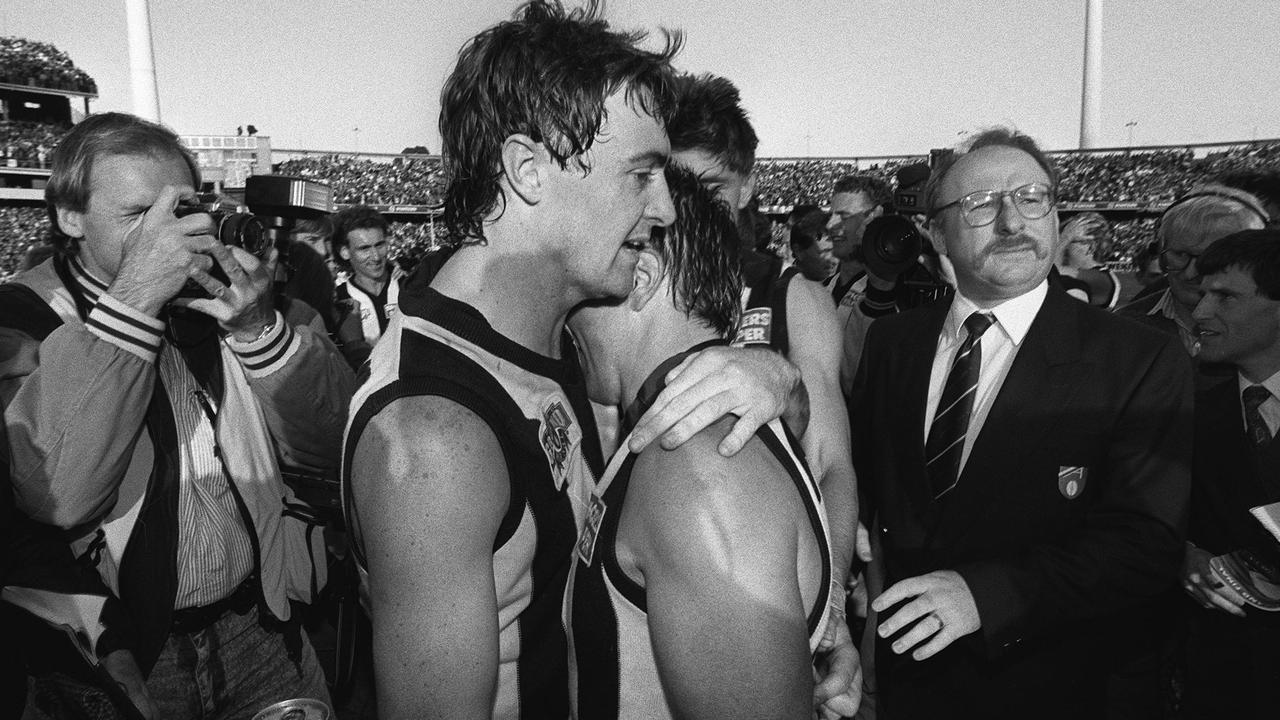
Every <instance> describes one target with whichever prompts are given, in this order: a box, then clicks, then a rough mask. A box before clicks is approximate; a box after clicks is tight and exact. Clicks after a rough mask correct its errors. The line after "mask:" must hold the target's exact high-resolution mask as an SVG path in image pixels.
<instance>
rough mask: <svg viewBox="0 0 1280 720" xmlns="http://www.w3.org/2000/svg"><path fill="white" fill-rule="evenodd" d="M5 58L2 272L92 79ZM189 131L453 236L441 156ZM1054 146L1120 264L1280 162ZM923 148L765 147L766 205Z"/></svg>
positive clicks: (24, 241) (28, 237)
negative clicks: (1174, 211)
mask: <svg viewBox="0 0 1280 720" xmlns="http://www.w3.org/2000/svg"><path fill="white" fill-rule="evenodd" d="M0 68H3V70H0V277H6V276H8V275H9V274H11V273H12V272H14V271H15V270H16V269H17V267H18V265H19V263H20V262H21V259H22V257H23V255H24V253H25V252H26V251H27V250H28V249H29V248H30V247H32V246H33V245H38V244H40V243H42V242H43V241H44V238H45V235H46V234H47V228H48V224H47V219H46V218H45V214H44V210H43V188H44V183H45V181H46V179H47V178H48V175H49V169H48V158H49V153H50V152H51V151H52V150H53V148H54V147H55V146H56V145H57V142H58V139H59V137H61V135H62V134H63V133H64V132H65V131H66V129H67V128H68V127H70V125H71V124H72V123H73V122H74V121H75V120H78V119H79V118H80V117H83V115H84V114H86V113H87V112H88V111H89V107H88V104H89V100H90V99H92V98H95V97H96V84H95V83H94V81H93V79H92V78H90V77H89V76H88V75H87V74H85V73H84V72H83V71H81V70H79V69H78V68H76V67H75V66H74V65H73V64H72V63H71V61H70V59H69V58H67V56H66V55H65V54H64V53H62V52H61V51H59V50H58V49H57V48H55V47H53V46H52V45H49V44H48V43H40V42H32V41H28V40H24V39H21V38H12V37H9V38H0ZM81 105H82V107H81ZM179 130H180V129H179ZM183 140H184V142H185V143H186V144H187V146H188V147H189V148H191V150H192V151H193V152H194V153H195V154H196V156H197V158H198V160H199V163H200V165H201V170H202V172H203V175H204V179H205V180H206V187H205V188H204V189H205V190H206V191H213V192H219V193H223V194H224V195H226V196H228V197H230V198H232V199H234V198H236V196H237V191H238V190H240V189H242V188H243V185H244V179H245V178H246V177H247V176H249V175H251V174H258V173H266V172H275V173H280V174H285V175H295V176H300V177H305V178H308V179H311V180H317V181H322V182H325V183H327V184H328V185H330V186H331V187H332V188H333V191H334V201H335V202H336V203H337V204H338V205H339V206H340V207H341V206H344V205H351V204H367V205H372V206H374V207H375V208H377V209H378V210H379V211H381V212H382V213H384V214H385V215H387V216H388V217H389V219H391V220H392V221H393V224H392V230H393V245H394V254H395V255H396V256H404V255H408V256H417V255H420V254H421V253H423V252H426V251H427V250H429V249H431V248H433V247H436V246H438V245H440V244H441V243H442V242H444V241H445V239H446V238H445V236H444V231H443V227H442V226H441V225H440V224H439V223H438V222H437V215H438V205H439V202H440V198H441V195H442V191H443V188H444V182H445V178H444V171H443V167H442V164H441V161H440V158H439V157H438V156H431V155H416V154H378V153H345V152H331V151H317V150H298V149H273V148H272V147H271V142H270V138H268V137H263V136H184V137H183ZM1051 154H1052V156H1053V158H1054V160H1055V162H1056V163H1057V165H1058V167H1059V169H1060V171H1061V182H1060V186H1059V201H1060V203H1061V211H1062V213H1063V214H1064V215H1069V214H1071V213H1075V212H1081V211H1085V210H1094V211H1098V212H1101V213H1103V214H1104V215H1105V216H1107V218H1108V219H1109V220H1111V221H1112V224H1113V228H1114V230H1115V234H1116V243H1115V246H1114V249H1113V254H1112V257H1111V258H1110V260H1111V262H1112V264H1113V266H1119V267H1124V266H1126V265H1127V264H1128V262H1129V261H1130V259H1131V257H1132V255H1133V254H1134V252H1136V250H1137V249H1138V248H1140V247H1141V246H1142V245H1144V244H1145V243H1147V242H1149V241H1150V240H1151V239H1152V234H1153V230H1154V219H1155V217H1156V216H1157V215H1158V214H1159V213H1160V211H1161V210H1163V209H1164V207H1165V206H1167V205H1168V203H1169V202H1170V201H1172V200H1173V199H1174V198H1176V197H1177V196H1178V195H1180V194H1182V193H1184V192H1186V191H1187V190H1188V189H1190V188H1191V187H1193V186H1195V185H1198V184H1200V183H1203V182H1205V181H1208V180H1210V179H1212V178H1214V177H1216V176H1219V175H1221V174H1223V173H1226V172H1230V171H1238V170H1246V169H1273V170H1276V169H1280V139H1274V140H1258V141H1249V142H1224V143H1211V144H1195V145H1178V146H1160V147H1120V148H1105V149H1090V150H1064V151H1058V152H1054V153H1051ZM927 159H928V156H927V155H923V154H922V155H907V156H888V157H886V156H879V157H838V158H821V157H804V158H762V159H760V160H758V161H757V163H756V175H757V178H758V182H757V190H758V196H759V201H760V206H761V209H762V211H764V212H765V213H767V214H769V215H771V216H773V217H774V218H775V219H777V220H779V221H781V220H782V219H783V217H785V214H786V213H787V212H789V211H790V209H791V208H792V207H793V206H794V205H797V204H805V203H812V204H818V205H821V204H824V203H825V202H826V201H827V200H828V199H829V198H830V195H831V188H832V186H833V185H834V183H835V181H836V179H838V178H840V177H841V176H843V175H847V174H850V173H866V174H871V175H876V176H879V177H882V178H884V179H886V180H891V179H892V178H893V175H894V172H895V171H896V170H897V169H898V168H899V167H901V166H902V165H905V164H910V163H916V162H923V161H926V160H927Z"/></svg>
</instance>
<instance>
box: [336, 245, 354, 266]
mask: <svg viewBox="0 0 1280 720" xmlns="http://www.w3.org/2000/svg"><path fill="white" fill-rule="evenodd" d="M338 257H340V258H342V259H343V260H346V261H347V262H351V248H349V247H347V245H346V243H343V244H342V245H339V246H338Z"/></svg>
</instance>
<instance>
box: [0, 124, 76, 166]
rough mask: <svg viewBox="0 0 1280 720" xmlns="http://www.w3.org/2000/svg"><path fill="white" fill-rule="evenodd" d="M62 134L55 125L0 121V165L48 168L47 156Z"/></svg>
mask: <svg viewBox="0 0 1280 720" xmlns="http://www.w3.org/2000/svg"><path fill="white" fill-rule="evenodd" d="M64 132H65V129H64V128H60V127H57V126H56V125H47V124H45V123H34V122H23V121H19V120H0V165H5V166H7V167H31V168H45V167H48V166H49V154H50V153H51V152H53V148H54V146H56V145H57V144H58V140H59V139H60V138H61V137H62V134H63V133H64Z"/></svg>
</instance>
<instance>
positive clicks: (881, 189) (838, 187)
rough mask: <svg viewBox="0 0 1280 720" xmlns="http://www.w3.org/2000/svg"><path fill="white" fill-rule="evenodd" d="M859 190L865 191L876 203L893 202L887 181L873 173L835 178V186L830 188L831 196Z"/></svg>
mask: <svg viewBox="0 0 1280 720" xmlns="http://www.w3.org/2000/svg"><path fill="white" fill-rule="evenodd" d="M859 192H860V193H866V195H867V197H868V198H870V199H871V202H873V203H875V204H876V205H889V204H891V203H892V202H893V190H890V189H889V183H887V182H885V181H883V180H881V179H880V178H878V177H875V176H874V175H845V176H844V177H842V178H840V179H839V180H836V184H835V187H833V188H832V189H831V195H832V196H833V197H834V196H835V195H837V194H839V193H859Z"/></svg>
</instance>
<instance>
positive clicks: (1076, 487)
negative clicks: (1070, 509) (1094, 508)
mask: <svg viewBox="0 0 1280 720" xmlns="http://www.w3.org/2000/svg"><path fill="white" fill-rule="evenodd" d="M1088 478H1089V471H1088V470H1087V469H1085V468H1082V467H1079V466H1075V465H1063V466H1062V467H1059V468H1058V492H1060V493H1062V497H1064V498H1066V499H1068V500H1075V499H1076V498H1078V497H1080V493H1081V492H1084V485H1085V482H1087V481H1088Z"/></svg>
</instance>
